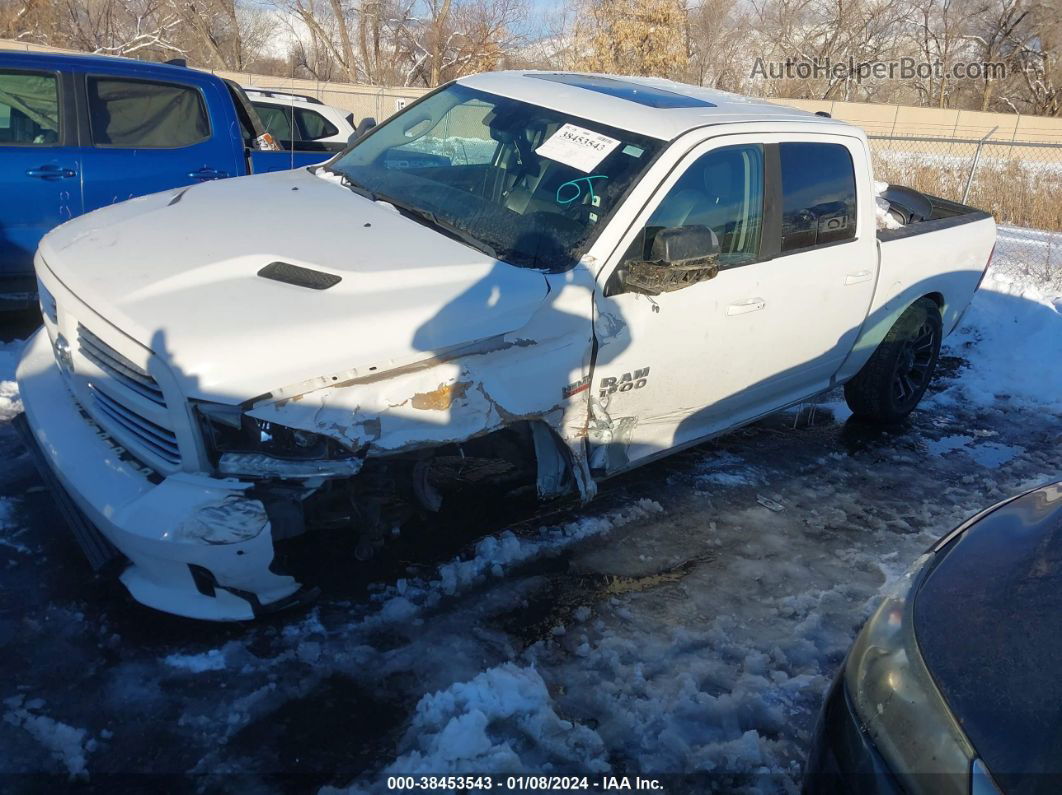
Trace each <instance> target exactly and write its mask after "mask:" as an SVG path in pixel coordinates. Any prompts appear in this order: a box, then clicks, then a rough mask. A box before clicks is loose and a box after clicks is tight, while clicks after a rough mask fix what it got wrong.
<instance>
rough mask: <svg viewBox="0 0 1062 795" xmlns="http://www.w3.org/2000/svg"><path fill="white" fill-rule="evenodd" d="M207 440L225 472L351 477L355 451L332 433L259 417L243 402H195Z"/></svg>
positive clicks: (356, 465)
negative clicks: (245, 410) (245, 408)
mask: <svg viewBox="0 0 1062 795" xmlns="http://www.w3.org/2000/svg"><path fill="white" fill-rule="evenodd" d="M195 409H196V415H197V417H198V419H199V427H200V429H201V432H202V435H203V444H204V446H205V447H206V450H207V453H208V454H209V456H210V460H211V463H212V464H213V465H214V467H215V468H216V469H217V471H218V472H219V473H220V474H223V475H245V476H248V477H258V478H285V477H289V478H316V477H322V478H329V477H350V476H351V475H355V474H357V473H358V471H359V470H360V469H361V464H362V459H361V458H360V457H359V456H358V455H357V454H356V452H355V451H353V450H351V449H350V448H348V447H345V446H344V445H342V444H340V443H339V442H337V441H336V440H335V439H332V438H330V437H328V436H323V435H321V434H318V433H313V432H312V431H306V430H302V429H299V428H289V427H287V426H285V425H279V424H277V423H274V422H267V421H265V420H260V419H256V418H255V417H251V416H248V415H247V414H245V413H243V411H242V410H241V409H240V407H239V406H228V405H224V404H220V403H196V404H195Z"/></svg>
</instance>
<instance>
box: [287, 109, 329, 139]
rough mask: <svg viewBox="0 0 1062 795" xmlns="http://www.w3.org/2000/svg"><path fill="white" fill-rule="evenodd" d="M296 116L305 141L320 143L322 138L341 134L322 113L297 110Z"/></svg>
mask: <svg viewBox="0 0 1062 795" xmlns="http://www.w3.org/2000/svg"><path fill="white" fill-rule="evenodd" d="M295 116H296V118H297V119H298V123H299V127H301V128H302V137H303V140H305V141H319V140H321V139H322V138H331V137H332V136H333V135H338V134H339V130H338V129H336V126H335V125H334V124H332V122H330V121H329V120H328V119H326V118H325V117H324V116H322V115H321V114H320V113H317V112H315V111H312V110H306V109H305V108H296V109H295Z"/></svg>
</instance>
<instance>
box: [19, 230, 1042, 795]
mask: <svg viewBox="0 0 1062 795" xmlns="http://www.w3.org/2000/svg"><path fill="white" fill-rule="evenodd" d="M1030 234H1031V235H1032V236H1033V237H1036V235H1037V234H1039V233H1024V232H1022V230H1007V232H1006V234H1004V235H1001V238H1000V248H999V250H998V252H997V253H998V255H999V258H998V261H997V263H996V264H995V265H994V266H993V269H992V271H991V272H990V274H989V276H988V278H987V279H986V281H985V284H984V286H983V288H982V291H981V292H980V293H979V294H978V296H977V298H976V299H975V302H974V305H973V307H972V308H971V310H970V311H969V312H968V314H967V316H966V318H965V319H964V321H963V324H962V326H961V329H960V330H959V331H958V332H957V333H956V334H955V335H953V336H952V337H951V338H950V339H949V341H948V343H947V350H946V352H945V358H944V359H943V360H942V368H941V372H940V375H939V376H938V383H937V385H936V387H935V389H934V392H933V394H932V395H931V396H930V397H929V398H927V400H926V401H924V403H923V405H922V407H921V408H920V409H919V410H918V411H917V412H916V413H915V414H914V415H913V417H912V418H911V420H910V421H909V422H908V423H907V424H906V425H904V426H903V427H900V428H898V429H895V430H891V431H882V430H879V429H873V428H867V427H865V426H862V425H860V424H858V423H855V422H853V421H850V420H848V412H847V410H846V409H845V408H844V404H843V402H842V401H841V398H840V395H839V394H831V395H828V396H826V397H825V398H823V399H822V400H821V401H820V402H819V403H818V404H817V405H816V406H814V407H810V406H809V407H805V408H804V409H802V410H801V411H799V412H789V413H783V414H780V415H777V416H775V417H773V418H771V419H769V420H768V421H765V422H762V423H760V424H758V425H756V426H754V427H751V428H748V429H746V430H743V431H740V432H737V433H735V434H732V435H730V436H728V437H725V438H723V439H720V440H718V441H716V442H713V443H710V444H706V445H703V446H701V447H698V448H696V449H694V450H692V451H689V452H686V453H683V454H681V455H679V456H676V457H673V458H671V459H669V460H666V461H663V462H661V463H659V464H656V465H652V466H649V467H646V468H643V469H642V470H639V471H637V472H635V473H633V474H632V475H630V476H628V477H626V478H623V479H620V480H618V481H615V482H612V483H610V484H609V485H608V487H607V488H606V489H605V490H604V493H603V495H602V498H601V499H600V501H599V502H596V503H594V504H592V505H590V506H588V507H587V508H585V509H583V510H581V511H573V512H571V513H569V514H566V515H558V516H551V517H548V518H547V519H541V520H538V521H529V522H522V523H518V524H515V525H512V526H510V527H508V529H506V528H496V529H495V531H494V532H492V533H491V534H490V535H488V536H486V537H481V535H482V533H481V531H476V530H475V529H470V530H469V532H468V533H466V534H464V535H463V537H457V538H454V539H442V540H440V541H439V542H438V543H436V544H434V545H432V546H431V548H430V550H429V551H426V552H425V553H424V554H423V555H422V556H421V557H419V558H412V559H410V558H408V557H407V559H385V560H383V561H378V562H376V563H374V564H373V565H371V566H369V567H366V568H365V569H364V570H361V571H352V572H350V573H349V574H344V575H343V577H347V581H346V582H345V583H344V581H343V577H340V578H339V580H338V582H337V583H332V584H331V585H330V586H329V588H328V589H327V590H326V593H325V595H324V597H323V598H322V599H321V600H320V602H319V603H318V604H317V605H316V606H315V607H313V608H312V609H309V610H306V611H303V612H301V613H299V612H296V613H289V614H286V615H281V616H278V617H275V618H273V619H270V620H268V621H265V622H262V623H258V624H254V625H250V626H238V627H231V626H214V625H204V624H199V623H194V622H187V621H183V620H179V619H175V618H172V617H168V616H165V615H160V614H156V613H153V612H151V611H149V610H147V609H145V608H141V607H139V606H137V605H133V604H130V603H129V601H128V600H127V599H126V598H125V597H124V595H123V592H122V590H121V588H120V586H118V585H116V584H114V583H112V582H107V581H97V580H94V579H93V578H92V577H91V576H90V573H89V570H88V567H87V565H86V564H85V563H84V561H83V560H82V559H81V557H80V553H79V551H78V550H77V548H76V546H75V544H74V543H73V541H72V540H71V539H70V538H69V537H68V535H67V532H66V530H65V529H64V528H63V527H62V525H61V522H60V520H59V517H58V515H57V514H56V513H55V511H54V508H53V506H52V505H51V502H50V500H49V498H48V495H47V494H46V493H44V492H43V491H42V489H41V487H40V485H39V481H38V479H37V477H36V475H35V474H34V473H33V472H32V469H31V465H30V462H29V460H28V458H27V457H26V455H25V454H24V452H23V450H22V448H21V445H20V443H19V442H18V440H17V437H16V436H15V434H14V431H13V430H12V429H11V428H10V425H9V423H8V422H6V420H8V419H10V417H11V416H13V415H14V414H15V413H17V411H18V410H19V404H18V398H17V390H16V389H15V387H14V385H13V384H12V383H11V382H10V378H11V374H12V372H13V367H14V361H15V358H16V356H17V350H18V343H17V342H13V343H9V344H6V345H4V346H2V347H0V377H2V379H3V383H0V455H2V456H3V457H4V458H5V459H6V460H7V462H8V464H7V466H6V467H4V468H3V470H0V571H2V572H3V574H2V576H0V645H2V647H3V649H4V654H3V656H2V658H0V666H2V674H3V675H2V676H0V716H2V718H3V720H0V748H2V749H3V752H2V753H0V773H3V774H7V775H10V774H18V773H42V772H44V773H52V774H55V775H56V776H57V783H63V782H65V781H66V779H67V778H68V777H80V778H88V779H89V780H90V781H91V782H93V783H96V784H101V783H102V784H103V785H104V786H106V785H107V784H108V783H121V782H127V781H133V780H132V779H125V778H124V777H125V776H128V775H130V774H142V773H154V774H174V775H182V776H189V777H188V778H187V779H186V780H185V782H184V783H185V788H190V789H211V790H212V789H217V788H221V789H230V790H237V791H255V792H272V791H281V790H284V791H287V790H295V791H302V790H311V791H312V790H316V789H318V788H320V787H323V786H330V787H339V788H348V787H349V788H351V789H352V790H353V791H355V792H357V791H361V792H382V791H385V787H384V781H385V777H386V775H388V774H391V773H417V772H422V771H425V772H431V773H435V774H441V773H446V772H451V771H452V772H459V773H466V774H471V773H485V772H498V773H505V772H531V773H543V772H556V773H569V774H599V773H603V772H610V773H614V774H621V775H622V774H636V773H642V774H701V775H702V776H703V777H702V778H700V779H681V778H674V777H669V778H667V779H666V780H667V782H668V787H669V789H668V791H669V792H680V791H704V790H705V788H706V785H709V786H710V787H712V788H714V789H717V790H725V791H734V790H739V791H741V790H744V791H764V792H796V791H797V790H798V789H799V781H800V776H801V767H802V764H803V759H804V756H805V753H806V748H807V743H808V739H809V733H810V732H811V730H812V727H813V723H814V720H815V715H816V711H817V710H818V707H819V704H820V701H821V698H822V695H823V692H824V690H825V688H826V686H827V684H828V682H829V680H830V678H831V677H832V676H833V674H834V672H835V671H836V669H837V667H838V665H839V663H840V662H841V660H842V657H843V655H844V654H845V651H846V649H847V647H848V645H849V643H850V642H851V640H852V638H853V636H854V634H855V632H856V631H857V629H858V627H859V624H860V622H861V621H862V620H863V619H864V618H865V617H866V616H867V614H868V612H869V611H870V608H871V605H872V604H873V602H874V600H875V597H876V595H877V594H878V593H879V591H880V590H881V589H882V588H883V587H884V586H886V585H887V584H888V583H889V582H890V581H891V580H893V579H894V578H896V577H897V576H898V575H899V574H900V573H901V572H903V570H904V569H905V568H906V567H907V566H908V565H909V564H910V562H911V561H913V560H914V559H915V558H916V557H917V556H918V555H919V554H920V553H921V552H922V551H923V550H924V549H925V548H926V547H927V546H928V545H929V544H930V542H931V541H933V540H934V539H936V538H937V537H938V536H940V535H941V534H943V533H944V532H946V531H947V530H949V529H950V528H951V527H953V526H954V525H955V524H957V523H958V522H959V521H960V520H962V519H963V518H965V517H966V516H968V515H970V514H972V513H974V512H975V511H976V510H978V509H979V508H981V507H983V506H986V505H988V504H991V503H992V502H995V501H997V500H999V499H1001V498H1003V497H1005V496H1007V495H1010V494H1013V493H1015V492H1016V491H1018V490H1019V489H1022V488H1025V487H1027V486H1031V485H1033V484H1036V483H1040V482H1044V481H1047V480H1050V479H1053V478H1058V477H1059V476H1060V473H1062V450H1060V442H1059V440H1060V439H1062V419H1060V416H1062V367H1060V366H1059V362H1062V317H1060V311H1062V293H1060V292H1059V291H1058V289H1057V283H1056V286H1055V287H1050V286H1045V284H1047V282H1044V281H1043V280H1042V279H1040V277H1039V276H1038V274H1039V271H1036V270H1030V269H1028V268H1025V267H1023V266H1022V265H1021V263H1018V262H1016V261H1015V258H1014V257H1008V256H1007V251H1008V248H1007V235H1011V236H1015V235H1017V236H1018V237H1023V236H1024V237H1023V239H1025V238H1028V236H1029V235H1030ZM1054 242H1055V244H1056V245H1055V250H1057V243H1058V241H1054ZM1048 281H1050V280H1048ZM366 583H367V585H366ZM275 774H285V775H286V776H288V778H286V779H283V780H278V779H276V778H274V775H275ZM210 776H216V777H220V778H211V777H210ZM112 777H115V778H112ZM9 780H14V781H19V779H9ZM23 781H24V782H25V783H27V784H28V783H29V782H28V780H23ZM141 783H143V782H141Z"/></svg>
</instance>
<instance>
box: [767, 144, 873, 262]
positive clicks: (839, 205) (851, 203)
mask: <svg viewBox="0 0 1062 795" xmlns="http://www.w3.org/2000/svg"><path fill="white" fill-rule="evenodd" d="M779 150H780V151H779V157H780V158H781V169H782V252H783V253H784V252H786V251H796V250H798V249H803V248H811V247H813V246H822V245H826V244H828V243H839V242H843V241H845V240H851V239H853V238H854V237H855V231H856V217H857V216H856V185H855V169H854V167H853V166H852V156H851V155H850V154H849V153H848V149H847V148H845V147H844V146H841V145H839V144H821V143H784V144H781V145H780V147H779Z"/></svg>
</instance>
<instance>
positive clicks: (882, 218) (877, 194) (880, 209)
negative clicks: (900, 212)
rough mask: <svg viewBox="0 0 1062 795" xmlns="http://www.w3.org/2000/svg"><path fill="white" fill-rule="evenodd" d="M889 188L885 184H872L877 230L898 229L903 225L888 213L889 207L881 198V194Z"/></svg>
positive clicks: (885, 200)
mask: <svg viewBox="0 0 1062 795" xmlns="http://www.w3.org/2000/svg"><path fill="white" fill-rule="evenodd" d="M888 188H889V183H887V182H877V181H875V182H874V217H875V218H876V219H877V222H878V229H899V228H900V227H901V226H903V224H901V223H900V222H899V221H897V220H896V218H894V217H893V215H892V213H890V212H889V209H890V207H891V205H890V204H889V202H888V200H887V199H885V198H883V197H882V195H881V194H883V193H884V192H885V191H886V190H888Z"/></svg>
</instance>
